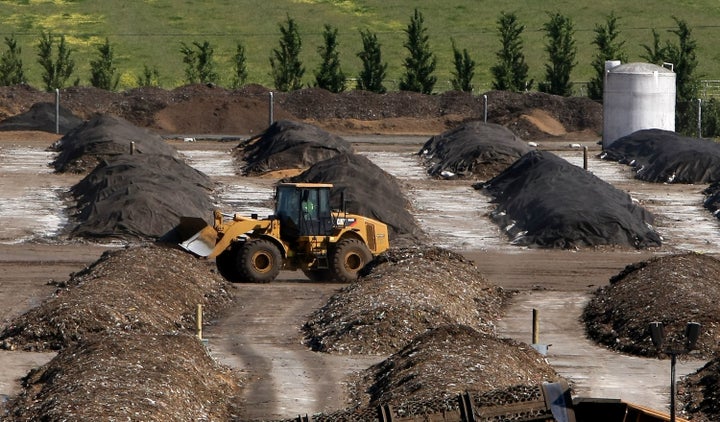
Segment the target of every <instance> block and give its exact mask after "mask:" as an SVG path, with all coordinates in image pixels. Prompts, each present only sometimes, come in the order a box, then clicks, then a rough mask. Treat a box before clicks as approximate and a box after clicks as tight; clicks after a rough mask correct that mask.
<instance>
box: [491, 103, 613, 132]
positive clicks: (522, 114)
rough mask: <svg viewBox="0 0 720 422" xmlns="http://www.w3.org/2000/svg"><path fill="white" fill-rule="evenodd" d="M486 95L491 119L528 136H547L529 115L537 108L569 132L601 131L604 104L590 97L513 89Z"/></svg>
mask: <svg viewBox="0 0 720 422" xmlns="http://www.w3.org/2000/svg"><path fill="white" fill-rule="evenodd" d="M485 95H487V98H488V100H487V101H488V117H487V119H488V121H489V122H493V123H497V124H500V125H502V126H505V127H507V128H508V129H510V130H511V131H512V132H513V133H515V134H516V135H517V136H519V137H520V138H522V139H525V140H532V139H540V138H546V137H547V136H548V133H547V132H546V131H543V130H542V128H541V127H539V126H538V125H536V124H533V122H532V120H533V119H531V118H528V117H530V116H532V115H533V114H534V111H537V110H541V111H542V112H543V114H546V115H548V116H549V117H550V118H552V119H553V120H554V121H556V122H557V123H559V124H560V125H561V127H562V129H564V130H565V131H567V132H583V131H585V132H591V133H596V134H598V133H602V127H603V108H602V104H600V103H598V102H596V101H593V100H591V99H590V98H588V97H562V96H559V95H551V94H546V93H543V92H524V93H517V92H510V91H489V92H487V93H486V94H485ZM553 123H554V122H553ZM551 135H552V134H551Z"/></svg>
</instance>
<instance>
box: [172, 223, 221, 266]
mask: <svg viewBox="0 0 720 422" xmlns="http://www.w3.org/2000/svg"><path fill="white" fill-rule="evenodd" d="M177 232H178V234H179V236H180V241H179V242H180V243H178V244H179V245H180V247H181V248H183V249H185V250H186V251H188V252H190V253H193V254H195V255H198V256H203V257H205V256H208V255H210V254H211V253H212V251H213V249H215V244H216V243H217V236H218V233H217V231H216V230H215V229H214V228H213V227H212V226H210V225H208V224H207V223H206V222H205V220H203V219H202V218H198V217H180V225H178V226H177Z"/></svg>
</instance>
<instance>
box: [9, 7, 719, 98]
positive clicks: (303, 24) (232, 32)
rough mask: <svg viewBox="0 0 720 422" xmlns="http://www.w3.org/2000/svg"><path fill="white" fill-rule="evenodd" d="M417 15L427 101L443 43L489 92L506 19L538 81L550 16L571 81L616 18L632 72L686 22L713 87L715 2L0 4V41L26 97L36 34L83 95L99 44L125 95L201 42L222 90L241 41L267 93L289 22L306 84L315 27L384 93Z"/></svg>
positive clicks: (392, 85)
mask: <svg viewBox="0 0 720 422" xmlns="http://www.w3.org/2000/svg"><path fill="white" fill-rule="evenodd" d="M578 4H580V5H579V6H578ZM416 6H417V7H418V9H419V10H420V12H422V14H423V16H424V18H425V25H426V28H427V30H428V35H429V36H430V45H431V48H432V50H433V52H434V53H435V54H436V56H437V70H436V76H437V77H438V83H437V85H436V87H435V89H436V90H437V91H444V90H448V89H450V82H449V81H450V79H451V78H452V75H451V71H452V67H453V64H452V49H451V44H450V43H451V39H454V40H455V42H456V44H457V46H458V47H459V48H461V49H467V50H468V52H469V53H470V55H471V57H472V58H473V59H474V60H475V61H476V62H477V64H478V67H477V69H476V76H475V79H474V85H475V87H476V89H475V90H476V92H478V93H481V92H485V91H487V90H489V89H490V87H491V80H492V76H491V74H490V67H491V66H492V65H493V64H494V63H495V61H496V59H495V52H496V51H497V50H498V49H499V41H498V37H497V32H496V29H497V24H496V21H497V18H498V16H499V15H500V13H501V12H502V11H507V12H515V13H516V14H517V15H518V17H519V20H520V22H521V23H523V24H524V25H525V26H526V29H525V32H524V37H523V38H524V43H525V44H524V45H525V48H524V52H525V55H526V60H527V62H528V64H529V65H530V76H531V77H532V78H534V79H535V81H539V80H542V79H543V78H544V64H545V62H546V60H547V58H546V57H547V56H546V53H545V52H544V44H545V41H546V40H545V33H544V31H543V30H542V25H543V24H544V23H545V22H547V20H548V13H549V12H556V11H557V12H561V13H563V14H565V15H566V16H569V17H570V18H571V19H572V21H573V23H574V25H575V30H576V33H575V39H576V43H577V46H578V49H579V52H578V65H577V66H576V68H575V70H574V72H573V75H572V79H573V81H576V82H582V81H587V80H588V79H589V78H590V77H591V75H592V69H591V67H590V61H591V59H592V56H593V54H594V53H595V48H594V46H593V45H592V44H591V41H592V39H593V37H594V32H593V28H594V27H595V25H598V24H601V23H603V22H604V19H605V16H606V15H607V14H608V13H609V12H610V11H614V12H615V14H616V15H617V16H619V17H620V25H621V38H622V39H624V40H625V43H626V48H627V51H628V54H629V56H630V60H631V61H639V60H641V58H640V55H641V54H643V53H644V50H643V48H642V45H643V44H650V43H651V42H652V36H651V29H652V28H655V29H657V30H658V32H659V33H660V34H661V37H662V40H663V41H664V40H672V41H673V42H675V38H674V35H673V34H671V33H669V32H668V30H671V29H673V28H675V22H674V21H673V19H672V17H673V16H677V17H678V18H680V19H683V20H685V21H686V22H688V24H689V26H690V27H691V28H692V30H693V36H694V38H695V39H696V40H697V43H698V53H699V60H700V66H699V73H700V74H701V76H702V78H703V79H720V70H718V65H720V52H719V51H718V50H717V49H715V48H713V47H714V45H713V44H714V40H716V39H718V38H720V23H718V22H720V3H718V2H717V1H713V0H697V1H692V0H676V1H667V0H651V1H646V2H627V1H623V2H621V1H609V0H596V1H593V2H581V3H578V2H575V1H566V0H559V1H540V0H523V1H519V0H508V1H504V2H498V1H488V0H425V1H423V2H411V1H407V0H382V1H381V0H267V1H264V2H258V1H254V0H252V1H251V0H215V1H202V0H146V1H137V0H136V1H130V2H119V1H111V0H94V1H93V0H74V1H73V0H54V1H52V0H47V1H45V0H24V1H7V0H0V7H1V9H0V10H1V11H0V25H1V26H0V35H2V36H3V37H6V36H10V35H14V36H15V38H16V39H17V40H18V43H19V44H20V46H21V47H22V57H23V63H24V66H25V69H26V73H27V75H28V78H29V83H30V84H31V85H33V86H36V87H41V80H40V68H39V65H38V64H37V47H36V46H37V42H38V40H39V34H40V32H41V31H46V32H52V33H53V34H57V35H60V34H64V35H65V36H66V39H67V41H68V42H69V43H70V44H71V46H72V48H73V49H74V53H73V56H72V57H73V58H74V59H75V61H76V76H77V77H79V78H80V81H81V84H83V85H87V84H89V82H88V81H89V78H90V71H89V69H90V65H89V62H90V60H93V59H94V58H95V56H96V54H97V46H98V45H99V44H100V43H102V42H104V40H105V38H106V37H107V38H108V39H109V40H110V43H111V44H112V45H113V46H114V48H115V55H116V62H117V67H118V70H119V72H121V74H122V78H121V89H125V88H128V87H132V86H134V85H135V83H136V82H135V81H136V78H137V76H138V75H140V74H141V73H142V70H143V66H144V65H148V66H149V67H157V69H158V70H159V73H160V78H161V85H162V86H163V87H165V88H173V87H176V86H179V85H182V84H184V73H183V71H184V66H183V63H182V55H181V53H180V46H181V43H183V42H184V43H186V44H192V43H193V42H196V41H197V42H204V41H208V42H209V43H210V44H211V45H212V46H213V47H214V48H215V58H216V61H217V63H218V70H219V72H220V74H221V79H222V80H221V85H226V84H229V80H230V72H231V62H230V60H231V57H232V55H233V53H234V51H235V47H236V45H237V43H238V42H241V43H242V44H244V46H245V48H246V56H247V62H248V63H247V64H248V71H249V74H250V76H249V81H248V82H249V83H259V84H262V85H265V86H268V87H272V85H273V83H272V78H271V77H270V75H269V73H270V64H269V60H268V59H269V57H270V54H271V51H272V49H274V48H277V46H278V43H279V39H280V32H279V24H280V23H282V22H284V21H285V19H286V17H287V16H290V17H292V18H293V19H295V21H296V22H297V23H298V26H299V28H300V36H301V38H302V42H303V51H302V54H301V60H302V61H303V63H304V65H305V68H306V71H305V77H304V81H305V82H306V83H308V84H309V83H312V81H313V80H314V73H313V72H314V71H315V70H316V68H317V66H318V64H319V56H318V53H317V48H318V47H319V46H321V45H322V30H323V25H324V24H326V23H327V24H330V25H332V26H334V27H337V28H338V29H339V42H340V59H341V63H342V67H343V70H344V71H345V73H346V74H347V75H348V77H355V76H356V75H357V74H358V72H359V70H360V60H359V59H358V58H357V56H356V54H357V53H358V52H359V51H360V50H361V48H362V47H361V44H360V36H359V34H358V31H359V30H361V29H370V30H371V31H372V32H374V33H376V34H377V35H378V39H379V41H380V43H381V45H382V47H381V48H382V53H383V59H384V60H385V61H387V62H388V65H389V68H388V79H387V82H386V86H387V87H388V88H389V89H391V90H394V89H397V82H398V81H399V79H400V77H401V75H402V72H403V69H402V62H403V59H404V58H405V57H406V50H405V49H404V48H403V46H402V44H403V42H404V41H405V40H406V35H405V33H404V29H405V28H406V27H407V24H408V23H409V21H410V17H411V16H412V14H413V10H414V8H415V7H416ZM5 49H6V47H5V45H4V44H3V45H2V46H0V51H5Z"/></svg>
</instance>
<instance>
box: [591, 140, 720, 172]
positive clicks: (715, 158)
mask: <svg viewBox="0 0 720 422" xmlns="http://www.w3.org/2000/svg"><path fill="white" fill-rule="evenodd" d="M601 157H602V158H603V159H605V160H612V161H618V162H620V163H623V164H628V165H630V166H632V167H633V168H634V170H635V177H636V178H637V179H640V180H644V181H646V182H657V183H691V184H692V183H698V184H699V183H713V182H717V181H720V144H718V143H717V142H715V141H713V140H712V139H699V138H691V137H687V136H682V135H679V134H677V133H675V132H671V131H668V130H662V129H645V130H639V131H636V132H633V133H631V134H630V135H627V136H623V137H621V138H619V139H617V140H616V141H614V142H613V143H612V144H610V145H609V146H608V147H606V148H605V149H604V151H603V153H602V154H601Z"/></svg>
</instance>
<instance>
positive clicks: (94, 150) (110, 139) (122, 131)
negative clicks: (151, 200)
mask: <svg viewBox="0 0 720 422" xmlns="http://www.w3.org/2000/svg"><path fill="white" fill-rule="evenodd" d="M133 142H134V143H135V154H136V155H140V154H160V155H167V156H171V157H177V155H178V154H177V151H175V149H174V148H173V147H171V146H169V145H168V144H167V143H166V142H165V141H164V140H163V139H162V137H161V136H160V135H157V134H154V133H152V132H150V131H148V130H147V129H144V128H140V127H137V126H135V125H133V124H132V123H130V122H128V121H127V120H125V119H123V118H121V117H117V116H114V115H111V114H100V115H96V116H94V117H93V118H92V119H90V120H88V121H87V122H85V123H83V124H82V125H80V126H78V127H76V128H75V129H73V130H71V131H70V132H68V133H67V134H66V135H65V136H63V137H62V138H61V139H60V140H59V141H58V142H57V143H56V144H55V146H54V149H55V150H57V151H59V152H60V153H59V154H58V155H57V157H56V158H55V160H54V161H53V163H52V164H53V166H54V167H55V170H56V171H58V172H75V173H82V172H85V171H90V170H92V169H93V168H95V166H96V165H97V164H98V163H99V162H100V161H102V160H103V159H106V158H108V157H112V156H116V155H123V154H128V153H129V152H130V148H131V143H133Z"/></svg>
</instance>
